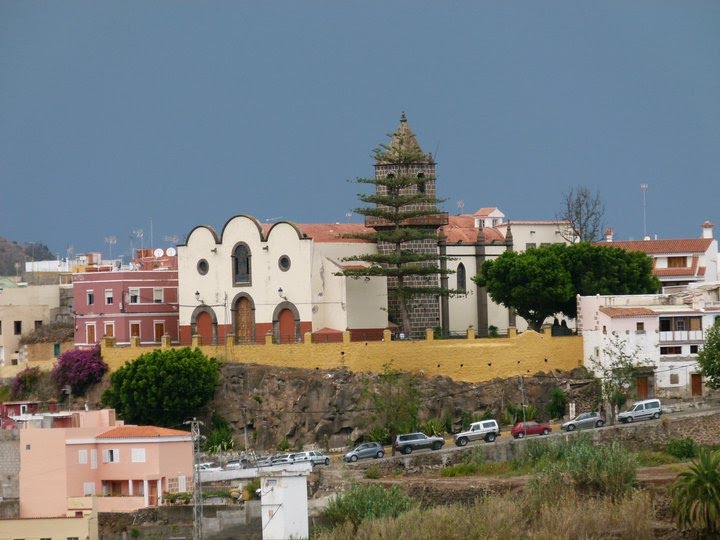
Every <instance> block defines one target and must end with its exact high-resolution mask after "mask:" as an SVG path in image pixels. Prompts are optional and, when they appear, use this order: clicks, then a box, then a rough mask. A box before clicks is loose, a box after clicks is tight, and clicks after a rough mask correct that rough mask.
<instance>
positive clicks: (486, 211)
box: [473, 206, 498, 217]
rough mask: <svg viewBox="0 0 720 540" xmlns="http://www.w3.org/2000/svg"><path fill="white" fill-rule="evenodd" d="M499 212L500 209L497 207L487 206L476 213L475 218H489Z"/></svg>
mask: <svg viewBox="0 0 720 540" xmlns="http://www.w3.org/2000/svg"><path fill="white" fill-rule="evenodd" d="M496 211H498V209H497V208H496V207H495V206H485V207H483V208H480V209H479V210H478V211H477V212H475V214H473V215H475V216H477V217H488V216H489V215H490V214H492V213H493V212H496Z"/></svg>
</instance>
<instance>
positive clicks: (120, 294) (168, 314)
mask: <svg viewBox="0 0 720 540" xmlns="http://www.w3.org/2000/svg"><path fill="white" fill-rule="evenodd" d="M72 280H73V300H74V306H75V345H76V346H89V345H94V344H96V343H98V342H99V340H100V339H101V338H102V337H104V336H109V337H114V338H115V340H116V343H117V344H118V345H129V344H130V342H131V339H132V338H137V339H139V340H140V343H141V344H153V345H154V344H160V342H161V338H162V336H164V335H169V336H170V339H171V341H172V342H173V343H178V342H179V340H178V272H177V255H176V254H175V250H174V248H169V249H168V250H167V251H163V250H161V249H158V250H155V251H152V250H149V249H145V250H138V257H136V259H134V261H133V263H132V264H131V265H130V266H128V267H127V268H122V269H119V270H118V269H116V268H114V267H112V266H101V267H88V268H86V269H85V271H84V272H81V273H77V274H73V276H72Z"/></svg>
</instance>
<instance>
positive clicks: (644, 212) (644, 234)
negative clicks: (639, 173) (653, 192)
mask: <svg viewBox="0 0 720 540" xmlns="http://www.w3.org/2000/svg"><path fill="white" fill-rule="evenodd" d="M648 187H649V186H648V184H647V183H646V182H643V183H642V184H640V189H641V190H642V194H643V240H645V239H646V238H647V212H646V210H645V192H646V191H647V188H648Z"/></svg>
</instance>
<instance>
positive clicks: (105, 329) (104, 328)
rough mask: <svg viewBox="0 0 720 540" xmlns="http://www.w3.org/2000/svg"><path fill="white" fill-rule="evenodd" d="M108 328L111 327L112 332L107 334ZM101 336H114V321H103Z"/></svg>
mask: <svg viewBox="0 0 720 540" xmlns="http://www.w3.org/2000/svg"><path fill="white" fill-rule="evenodd" d="M108 328H112V332H111V333H110V334H108ZM103 336H111V337H115V323H114V322H106V323H103Z"/></svg>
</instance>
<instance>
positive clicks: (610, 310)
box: [600, 306, 656, 319]
mask: <svg viewBox="0 0 720 540" xmlns="http://www.w3.org/2000/svg"><path fill="white" fill-rule="evenodd" d="M600 311H602V312H603V313H604V314H605V315H607V316H608V317H612V318H613V319H614V318H617V317H649V316H651V315H655V314H656V313H655V312H654V311H653V310H651V309H648V308H644V307H607V306H601V307H600Z"/></svg>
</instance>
